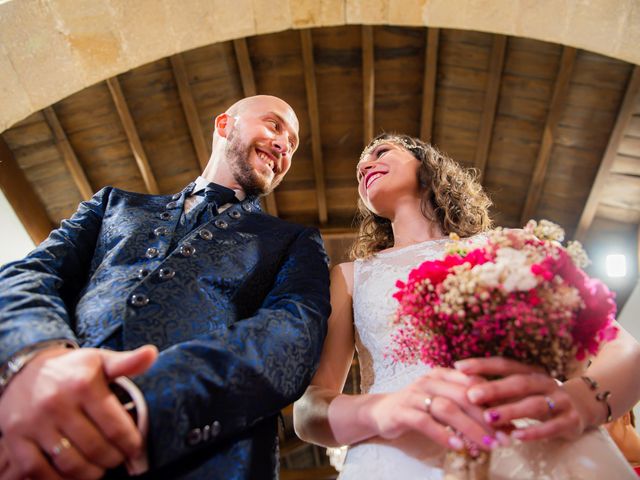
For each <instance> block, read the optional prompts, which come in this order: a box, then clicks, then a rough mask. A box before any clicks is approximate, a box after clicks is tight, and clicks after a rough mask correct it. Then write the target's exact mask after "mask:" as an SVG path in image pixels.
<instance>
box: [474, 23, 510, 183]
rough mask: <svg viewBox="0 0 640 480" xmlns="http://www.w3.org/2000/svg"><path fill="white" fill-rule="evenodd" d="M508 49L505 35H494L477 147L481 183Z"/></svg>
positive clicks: (476, 160)
mask: <svg viewBox="0 0 640 480" xmlns="http://www.w3.org/2000/svg"><path fill="white" fill-rule="evenodd" d="M506 49H507V37H506V36H504V35H497V34H496V35H494V36H493V45H492V47H491V58H490V61H489V79H488V81H487V90H486V92H485V95H484V105H483V107H482V119H481V120H480V134H479V135H478V143H477V146H476V157H475V163H474V166H475V168H477V169H478V171H479V178H478V179H479V181H480V182H482V181H483V179H484V173H485V170H486V167H487V159H488V157H489V148H490V147H491V137H492V134H493V124H494V123H495V119H496V111H497V109H498V98H499V93H500V83H501V81H502V69H503V67H504V55H505V51H506Z"/></svg>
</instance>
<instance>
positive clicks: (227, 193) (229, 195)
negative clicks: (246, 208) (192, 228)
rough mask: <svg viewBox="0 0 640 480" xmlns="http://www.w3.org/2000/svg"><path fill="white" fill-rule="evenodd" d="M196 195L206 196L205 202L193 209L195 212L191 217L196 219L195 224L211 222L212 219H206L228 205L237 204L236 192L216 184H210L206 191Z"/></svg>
mask: <svg viewBox="0 0 640 480" xmlns="http://www.w3.org/2000/svg"><path fill="white" fill-rule="evenodd" d="M195 195H198V196H204V200H203V201H202V202H200V204H198V205H196V206H195V207H194V208H193V210H194V211H193V212H190V215H189V217H190V218H192V219H196V221H195V224H200V223H203V222H204V221H209V220H210V218H206V217H207V216H209V214H211V216H215V215H217V214H218V209H219V208H220V207H222V206H223V205H226V204H227V203H237V202H238V199H237V198H236V192H234V191H233V190H231V189H230V188H227V187H223V186H222V185H218V184H216V183H210V184H209V185H207V186H206V187H205V189H204V190H200V191H199V192H197V193H196V194H195Z"/></svg>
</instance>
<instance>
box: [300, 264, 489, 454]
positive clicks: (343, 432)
mask: <svg viewBox="0 0 640 480" xmlns="http://www.w3.org/2000/svg"><path fill="white" fill-rule="evenodd" d="M352 291H353V264H352V263H347V264H341V265H338V266H337V267H335V268H334V269H333V270H332V272H331V308H332V311H331V316H330V317H329V330H328V332H327V337H326V339H325V343H324V347H323V351H322V355H321V357H320V365H319V367H318V371H317V372H316V374H315V376H314V377H313V379H312V381H311V385H310V386H309V387H308V388H307V390H306V392H305V394H304V395H303V396H302V397H301V398H300V399H299V400H298V401H297V402H296V403H295V404H294V408H293V419H294V428H295V431H296V433H297V435H298V436H299V437H300V438H301V439H303V440H305V441H308V442H311V443H315V444H319V445H324V446H330V447H333V446H341V445H351V444H354V443H357V442H360V441H362V440H365V439H368V438H371V437H375V436H381V437H384V438H395V437H398V436H399V435H401V434H403V433H406V432H409V431H417V432H419V433H421V434H423V435H425V436H426V437H428V438H431V439H432V440H433V441H435V442H437V443H439V444H440V445H442V446H445V447H449V448H455V449H460V448H462V446H463V444H462V441H461V440H460V439H459V438H458V437H457V436H455V435H454V434H453V433H452V432H451V429H448V428H447V427H446V426H451V427H453V428H454V429H455V430H457V431H459V432H461V433H462V434H464V435H465V436H466V437H467V438H469V439H470V440H471V441H473V442H475V443H477V444H479V446H480V448H482V449H489V448H490V447H491V446H494V445H495V439H494V438H493V437H492V436H491V435H492V434H493V433H494V432H493V431H492V430H491V429H490V428H488V427H487V425H486V423H485V422H484V421H483V420H482V411H481V409H479V408H478V407H475V406H473V405H471V404H470V402H469V401H468V400H467V399H466V397H465V393H466V389H467V388H468V387H469V386H471V385H472V384H473V383H474V382H476V381H477V379H473V378H470V377H468V376H466V375H464V374H462V373H460V372H457V371H455V370H451V369H434V370H433V371H432V372H430V373H429V374H428V375H426V376H423V377H421V378H419V379H418V380H417V381H415V382H414V383H413V384H411V385H409V386H408V387H406V388H405V389H403V390H400V391H397V392H393V393H388V394H368V395H345V394H342V393H341V392H342V389H343V387H344V384H345V381H346V378H347V375H348V373H349V368H350V366H351V361H352V360H353V354H354V343H355V342H354V329H353V313H352V312H353V307H352ZM425 398H432V402H431V408H430V410H429V412H427V410H426V409H425Z"/></svg>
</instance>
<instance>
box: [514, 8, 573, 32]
mask: <svg viewBox="0 0 640 480" xmlns="http://www.w3.org/2000/svg"><path fill="white" fill-rule="evenodd" d="M574 8H575V2H574V1H573V0H520V11H519V13H518V15H517V17H516V23H515V34H516V35H518V36H520V37H527V38H536V39H538V40H545V41H547V42H554V43H561V42H562V39H563V38H564V35H565V33H566V31H567V28H568V26H569V19H570V18H571V16H572V15H573V10H574Z"/></svg>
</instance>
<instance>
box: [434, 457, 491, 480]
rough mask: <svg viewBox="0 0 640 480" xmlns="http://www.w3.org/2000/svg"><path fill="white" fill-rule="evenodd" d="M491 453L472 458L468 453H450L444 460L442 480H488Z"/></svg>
mask: <svg viewBox="0 0 640 480" xmlns="http://www.w3.org/2000/svg"><path fill="white" fill-rule="evenodd" d="M490 464H491V453H487V452H481V453H480V454H479V455H478V456H476V457H472V456H471V455H470V454H469V452H468V451H466V450H463V451H450V452H448V453H447V455H446V456H445V460H444V480H489V466H490Z"/></svg>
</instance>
